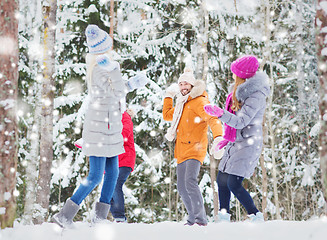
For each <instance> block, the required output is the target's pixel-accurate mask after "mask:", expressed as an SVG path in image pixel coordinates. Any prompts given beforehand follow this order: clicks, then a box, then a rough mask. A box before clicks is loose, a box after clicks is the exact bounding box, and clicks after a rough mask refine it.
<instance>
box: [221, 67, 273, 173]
mask: <svg viewBox="0 0 327 240" xmlns="http://www.w3.org/2000/svg"><path fill="white" fill-rule="evenodd" d="M269 93H270V87H269V81H268V76H267V75H266V74H265V73H263V72H258V73H257V74H256V75H254V76H253V77H251V78H249V79H246V81H245V82H244V83H242V84H241V85H239V86H238V87H237V90H236V93H235V94H236V98H237V99H238V100H239V101H240V102H241V105H242V107H241V109H240V110H239V111H237V112H236V113H235V115H234V114H232V113H230V112H228V111H226V110H224V114H223V115H222V116H221V117H219V119H220V120H222V121H223V122H224V123H226V124H227V125H229V126H231V127H233V128H235V129H236V140H235V142H229V143H228V144H227V145H226V149H225V152H224V155H223V157H222V159H221V161H220V163H219V167H218V168H219V171H221V172H225V173H228V174H233V175H237V176H241V177H245V178H250V177H251V176H252V175H253V173H254V169H255V167H256V166H257V164H258V159H259V157H260V154H261V151H262V144H263V136H262V121H263V116H264V113H265V108H266V97H267V96H268V95H269Z"/></svg>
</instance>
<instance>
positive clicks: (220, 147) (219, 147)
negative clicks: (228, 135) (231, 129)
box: [216, 139, 229, 150]
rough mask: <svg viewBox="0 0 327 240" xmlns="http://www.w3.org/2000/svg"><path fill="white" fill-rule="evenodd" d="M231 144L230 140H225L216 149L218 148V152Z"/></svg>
mask: <svg viewBox="0 0 327 240" xmlns="http://www.w3.org/2000/svg"><path fill="white" fill-rule="evenodd" d="M228 143H229V141H228V140H226V139H224V140H222V141H221V142H219V143H218V144H217V146H216V148H218V150H220V149H222V148H223V147H225V146H226V145H227V144H228Z"/></svg>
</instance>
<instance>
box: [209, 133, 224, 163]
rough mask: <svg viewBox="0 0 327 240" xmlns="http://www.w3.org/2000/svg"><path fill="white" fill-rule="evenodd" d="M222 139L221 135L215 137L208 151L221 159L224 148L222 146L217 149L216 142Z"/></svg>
mask: <svg viewBox="0 0 327 240" xmlns="http://www.w3.org/2000/svg"><path fill="white" fill-rule="evenodd" d="M222 140H224V138H223V137H216V138H215V139H214V140H213V143H212V145H211V148H210V151H209V153H210V154H211V155H213V157H214V158H215V159H221V158H222V157H223V154H224V149H223V148H222V149H220V150H219V149H218V147H217V145H218V143H219V142H221V141H222Z"/></svg>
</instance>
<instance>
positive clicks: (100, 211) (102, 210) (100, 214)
mask: <svg viewBox="0 0 327 240" xmlns="http://www.w3.org/2000/svg"><path fill="white" fill-rule="evenodd" d="M109 209H110V204H107V203H103V202H97V203H96V204H95V217H94V218H93V220H92V221H93V223H99V222H102V221H105V220H107V216H108V213H109Z"/></svg>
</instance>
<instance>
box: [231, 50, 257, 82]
mask: <svg viewBox="0 0 327 240" xmlns="http://www.w3.org/2000/svg"><path fill="white" fill-rule="evenodd" d="M258 68H259V62H258V59H257V58H256V57H255V56H252V55H246V56H244V57H240V58H238V59H236V60H235V61H234V62H232V64H231V66H230V70H231V71H232V72H233V73H234V74H235V75H236V76H238V77H240V78H243V79H247V78H250V77H253V76H254V75H255V74H256V72H257V70H258Z"/></svg>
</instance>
